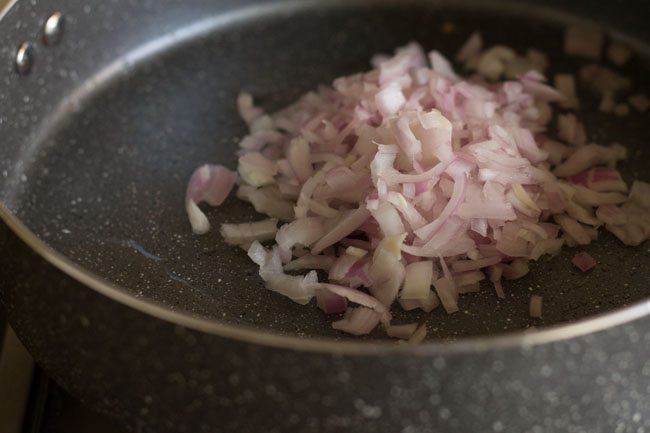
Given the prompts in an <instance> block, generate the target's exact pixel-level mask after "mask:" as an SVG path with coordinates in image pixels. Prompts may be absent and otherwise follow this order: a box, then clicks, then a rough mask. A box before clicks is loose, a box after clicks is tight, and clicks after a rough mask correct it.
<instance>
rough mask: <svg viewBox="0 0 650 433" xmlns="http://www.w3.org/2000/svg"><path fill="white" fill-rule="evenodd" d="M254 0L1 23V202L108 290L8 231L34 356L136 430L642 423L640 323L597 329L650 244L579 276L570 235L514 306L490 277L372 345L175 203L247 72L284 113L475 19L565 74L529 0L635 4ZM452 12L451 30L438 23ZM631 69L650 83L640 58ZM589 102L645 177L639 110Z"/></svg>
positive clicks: (628, 13) (644, 327) (134, 7)
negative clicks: (305, 302) (22, 62)
mask: <svg viewBox="0 0 650 433" xmlns="http://www.w3.org/2000/svg"><path fill="white" fill-rule="evenodd" d="M249 3H252V2H249V1H208V0H191V1H189V0H184V1H172V0H159V1H156V2H153V1H106V2H102V3H99V2H97V3H91V2H88V3H86V2H81V1H70V0H66V1H63V2H61V1H59V2H56V3H55V2H52V1H41V2H36V4H32V3H31V2H28V1H19V2H18V3H17V4H16V5H15V6H14V7H13V8H12V9H11V11H10V12H9V13H8V14H7V16H5V17H4V18H3V19H2V21H0V39H2V45H1V47H2V48H1V49H0V62H1V63H0V65H4V66H1V67H0V80H1V81H0V137H2V140H3V141H2V146H0V174H1V176H2V177H1V178H0V179H1V189H0V194H1V196H2V199H3V202H4V203H5V204H6V205H7V206H8V208H9V209H10V210H11V211H12V212H13V213H15V215H17V216H18V218H20V220H21V221H22V222H23V223H24V224H25V225H26V226H27V227H28V228H29V229H30V230H32V231H33V232H34V233H35V234H36V235H37V236H38V237H39V238H40V239H42V240H43V241H45V242H46V243H47V244H48V245H49V246H51V247H52V248H54V249H56V250H57V251H59V252H61V253H62V254H64V255H66V256H67V257H69V258H70V259H72V261H74V262H76V263H78V264H80V265H81V266H83V267H85V268H86V269H88V270H90V271H92V272H94V273H96V274H97V275H99V276H101V277H102V278H104V279H105V280H107V281H109V282H110V283H112V284H114V285H115V286H119V287H120V289H110V288H108V287H107V286H102V287H101V288H99V289H97V287H95V289H93V288H89V287H86V285H85V284H83V283H82V282H80V281H78V280H77V279H75V278H73V277H71V276H68V275H65V274H64V273H63V272H61V271H60V270H59V269H57V267H56V266H54V265H52V264H48V263H46V262H44V261H43V259H42V258H41V256H39V255H38V254H36V253H34V252H33V251H32V249H31V248H30V247H29V246H28V245H26V244H25V242H24V240H20V239H19V238H18V237H17V236H16V235H15V234H14V232H13V231H12V230H11V229H9V228H5V227H3V229H2V231H1V232H0V240H1V241H2V251H4V252H7V251H10V252H11V254H7V253H5V254H2V255H1V258H0V283H1V287H2V288H1V289H0V303H1V304H2V305H3V306H4V307H5V308H6V309H7V311H8V313H9V317H10V320H11V322H12V324H13V325H14V327H15V328H16V331H17V332H18V334H19V335H20V336H21V338H22V339H23V340H24V342H25V343H26V344H27V346H28V347H29V349H30V350H31V351H32V353H33V354H34V355H35V357H36V359H37V360H38V361H39V362H40V363H41V364H42V365H43V366H44V367H45V368H46V369H47V370H48V372H50V373H51V374H52V375H53V376H54V377H55V378H56V379H57V380H58V381H59V382H61V384H62V385H64V386H65V387H66V388H67V389H69V390H71V391H72V392H73V393H74V394H75V395H78V396H80V397H81V398H83V400H84V401H85V402H86V403H87V404H88V405H90V406H92V407H94V408H96V409H97V410H100V411H102V412H105V413H109V414H111V415H113V416H115V417H117V418H118V419H121V420H122V421H124V422H125V423H127V424H128V425H129V426H130V427H131V428H132V429H133V430H134V431H137V429H138V428H144V429H145V431H152V432H170V433H171V432H190V433H196V432H231V431H239V432H243V433H246V432H255V433H258V432H261V431H263V432H274V431H277V432H301V433H304V432H330V431H337V432H355V433H359V432H365V431H368V432H370V431H372V432H386V433H396V432H405V433H406V432H412V433H417V432H430V431H445V432H475V431H476V432H479V431H480V432H485V431H507V432H509V431H514V432H518V433H519V432H570V431H576V432H582V431H585V432H587V431H588V432H603V433H605V432H607V433H609V432H612V431H617V432H639V431H648V430H650V398H649V397H648V392H649V391H650V390H649V389H648V387H649V386H650V363H648V362H647V359H648V357H649V355H650V346H649V343H650V321H649V320H648V319H647V318H639V319H638V320H636V321H633V322H630V323H628V324H625V325H620V324H619V325H618V326H611V327H609V329H604V330H601V331H599V332H589V331H590V330H592V328H590V327H589V326H597V327H599V328H603V327H604V324H614V322H616V323H621V322H622V321H624V320H627V319H628V318H633V317H634V318H637V317H640V316H643V315H644V314H646V313H647V310H648V307H647V306H646V305H643V304H638V302H640V301H642V300H644V299H645V298H646V297H647V296H648V294H649V293H650V269H648V259H649V258H650V252H649V247H648V246H647V245H646V246H643V247H641V248H638V249H631V248H624V247H622V246H620V245H619V243H618V242H616V241H615V240H614V239H613V238H611V237H609V236H606V235H603V236H602V239H601V241H599V242H598V243H597V244H595V245H593V246H591V247H589V248H588V249H587V250H588V251H589V252H590V253H591V254H592V255H593V256H594V257H596V259H597V260H598V261H599V266H598V267H597V268H596V269H595V270H594V271H592V272H591V273H589V274H586V275H583V274H581V273H579V272H577V271H576V270H575V269H573V268H572V266H571V264H570V257H571V256H572V254H574V253H575V251H571V250H569V251H566V252H565V253H563V254H562V255H560V256H559V257H558V258H556V259H554V260H552V261H544V262H542V263H539V264H537V265H536V266H534V268H533V270H532V272H531V274H530V275H529V276H528V277H526V278H524V279H522V280H520V281H518V282H515V283H513V284H510V285H508V286H507V289H508V292H509V295H508V299H507V300H506V301H501V302H497V300H496V298H495V297H494V296H493V294H492V293H491V291H489V289H487V288H486V290H484V291H483V292H482V293H479V294H477V295H471V296H465V297H464V298H463V299H462V300H461V308H462V310H463V311H462V312H461V313H459V314H456V315H454V316H451V317H448V316H446V315H445V314H444V313H443V312H442V311H436V312H434V314H432V315H431V316H426V315H423V314H418V313H413V314H404V313H401V314H400V313H396V320H398V321H399V320H403V321H413V320H420V321H421V320H425V319H426V320H427V324H428V328H429V335H430V338H431V340H432V342H431V343H429V344H426V345H424V346H423V347H421V348H418V349H408V348H403V349H401V350H397V349H396V348H395V347H394V345H388V344H386V343H381V344H380V343H378V342H376V341H367V340H374V339H382V338H383V337H382V335H381V334H380V333H377V335H374V336H372V337H371V338H369V339H366V340H361V341H358V340H350V339H349V338H348V337H345V336H341V335H339V334H337V333H336V332H335V331H333V330H332V329H331V328H330V326H329V322H330V319H328V318H325V317H323V316H322V315H321V313H320V312H319V311H318V310H317V309H316V308H315V307H313V308H310V307H302V306H299V305H296V304H293V303H291V302H290V301H288V300H286V299H283V298H281V297H279V296H277V295H275V294H273V293H270V292H268V291H265V290H263V289H262V285H261V282H260V281H259V279H258V278H257V276H256V270H255V268H254V266H253V265H252V264H251V263H250V262H249V260H248V259H247V258H246V256H245V254H244V253H243V252H242V251H238V250H235V249H232V248H230V247H228V246H226V245H224V244H223V243H222V242H221V240H220V239H219V236H218V235H217V234H215V233H213V234H210V235H208V236H206V237H202V238H199V237H195V236H193V235H191V233H190V230H189V227H188V224H187V222H186V219H185V215H184V211H183V193H184V188H185V182H186V180H187V178H188V176H189V174H190V173H191V171H192V169H193V168H194V167H196V166H197V165H198V164H200V163H202V162H205V161H213V162H220V163H225V164H227V165H230V166H234V163H235V157H234V151H235V150H236V139H237V138H240V137H241V136H242V135H243V134H245V132H246V130H245V127H244V125H243V124H242V123H241V121H239V120H238V118H237V116H236V113H235V111H234V98H235V96H236V94H237V92H238V91H239V90H240V89H242V88H243V89H246V90H249V91H251V92H252V93H253V94H254V95H256V96H257V97H259V99H260V102H261V103H262V104H263V105H264V106H265V107H266V108H268V109H277V108H279V107H281V106H282V105H283V104H286V103H288V102H290V101H291V100H292V99H294V98H295V97H296V96H297V95H299V94H300V93H301V92H303V91H305V90H308V89H310V88H313V87H314V86H315V85H317V84H318V83H319V82H322V81H326V80H329V79H331V78H333V77H335V76H337V75H341V74H344V73H351V72H355V71H359V70H363V69H365V68H367V62H368V59H369V57H370V55H372V54H373V53H375V52H378V51H388V50H391V49H392V48H394V47H395V46H397V45H399V44H403V43H405V42H408V41H409V40H412V39H414V40H418V41H420V42H421V43H423V44H424V45H425V46H426V47H427V48H433V47H436V48H437V49H440V50H441V51H443V52H446V53H453V52H455V51H456V49H457V47H458V46H459V45H460V44H461V43H462V42H463V40H464V39H465V38H466V36H467V35H468V34H469V33H470V32H471V31H473V30H475V29H477V28H479V29H481V31H482V32H483V33H484V35H485V37H486V39H487V40H488V41H490V42H493V43H497V42H501V43H503V42H505V43H507V44H509V45H513V46H515V47H517V48H519V49H524V48H526V47H528V46H535V47H537V48H540V49H543V50H544V51H547V52H549V53H550V54H551V63H552V64H553V66H554V70H557V71H566V70H571V69H573V68H575V66H576V64H577V63H573V62H572V61H566V60H565V59H563V56H562V51H561V46H562V37H561V31H560V29H561V27H560V25H558V24H557V22H561V21H562V20H565V19H567V17H566V16H565V15H563V14H561V13H542V12H541V6H539V5H542V4H544V5H549V6H555V7H560V6H561V7H564V8H568V9H571V8H573V10H569V11H568V12H573V13H575V12H578V11H582V12H585V11H586V12H587V13H588V14H590V16H589V17H587V16H586V15H584V13H583V16H585V17H587V18H591V19H594V20H596V21H599V22H602V23H607V24H608V25H609V26H610V27H611V28H614V29H618V30H620V31H622V32H623V34H620V33H618V34H617V36H622V37H628V38H632V39H634V38H636V41H637V42H638V41H646V42H647V41H648V40H649V39H650V32H649V30H648V26H647V25H645V22H644V20H643V19H642V18H643V17H647V13H641V12H642V11H644V10H645V11H646V12H647V9H648V6H647V4H646V3H645V2H634V1H626V2H611V1H610V2H606V3H605V2H603V3H602V4H600V3H599V4H598V8H595V7H590V8H587V9H584V7H585V5H587V4H590V5H592V6H593V3H592V2H582V1H576V2H570V4H567V5H564V4H563V2H559V1H557V2H555V1H546V2H535V3H534V4H535V5H537V6H536V8H537V9H539V10H535V11H534V12H535V13H536V14H537V15H538V17H537V18H536V19H531V18H513V17H514V16H521V15H522V14H523V15H529V14H530V13H532V12H531V11H533V9H535V8H533V7H532V6H530V4H529V2H517V3H514V2H513V3H509V2H492V3H493V4H496V5H497V6H489V5H488V4H487V2H475V3H474V4H473V6H472V7H465V6H462V5H465V4H467V2H463V3H462V5H459V4H458V2H453V3H452V2H449V3H446V2H426V1H421V2H400V3H398V2H392V4H393V6H380V3H379V2H332V1H314V2H306V1H301V2H291V3H283V4H282V5H280V2H276V1H266V2H257V6H250V5H249ZM370 3H372V4H373V6H372V7H370V6H369V4H370ZM385 3H386V4H388V3H391V2H385ZM407 3H408V4H407ZM530 3H532V2H530ZM381 4H383V3H381ZM396 5H399V6H396ZM54 10H60V11H61V12H62V13H63V15H64V17H65V23H66V25H65V33H64V34H63V37H62V39H61V41H60V42H59V44H58V45H56V46H44V45H43V44H42V43H41V39H40V38H41V35H40V33H39V31H40V29H41V26H42V23H43V22H44V21H45V19H46V18H47V17H48V16H49V14H51V13H52V12H53V11H54ZM495 10H497V11H499V12H498V15H496V16H495V15H494V14H495ZM636 11H638V13H635V12H636ZM545 20H546V21H545ZM553 21H554V22H556V24H552V23H551V22H553ZM641 21H643V22H641ZM444 23H453V28H454V29H455V30H454V31H453V32H451V33H442V32H441V29H442V28H447V29H449V28H450V26H449V25H448V24H446V25H443V24H444ZM9 29H11V31H9ZM630 40H631V39H630ZM25 41H32V42H34V44H35V46H36V49H35V51H34V53H33V54H34V64H33V67H32V70H31V72H30V74H29V75H27V76H24V77H19V76H18V75H17V74H16V73H15V70H14V68H13V63H12V61H13V56H14V55H15V50H16V48H17V47H18V46H19V45H20V44H21V43H22V42H25ZM152 41H153V42H152ZM642 48H643V49H646V50H647V47H645V46H644V47H642ZM126 53H129V54H126ZM646 54H647V51H646ZM626 73H627V74H629V75H631V76H632V77H634V78H635V81H636V82H637V83H638V85H639V88H640V89H642V90H645V91H646V93H650V89H649V88H648V81H647V73H648V63H647V56H646V57H645V58H642V57H641V56H638V57H635V58H634V59H633V60H632V62H631V63H630V65H629V66H627V67H626ZM585 103H586V105H587V113H586V114H585V119H586V121H587V125H588V129H589V131H590V133H591V137H592V138H593V139H594V140H601V141H604V142H610V141H619V142H623V143H625V144H626V145H628V146H629V147H630V150H631V155H632V158H630V160H629V161H627V162H625V163H624V164H623V166H622V169H623V171H624V173H625V175H626V176H627V178H628V179H629V180H631V179H633V178H637V177H639V178H643V179H645V180H649V173H648V168H647V167H648V166H647V149H645V146H647V143H648V142H650V128H648V127H647V122H648V120H649V119H648V115H647V114H645V115H641V114H634V115H632V116H630V117H629V118H626V119H623V120H620V119H618V118H614V117H610V116H606V115H603V114H601V113H598V112H596V111H595V110H591V111H589V107H595V106H596V103H597V101H595V100H589V99H585ZM209 216H210V218H211V220H212V221H213V223H214V225H215V226H216V225H217V224H218V223H219V222H224V221H228V222H236V221H246V220H252V219H254V218H256V215H254V213H252V212H251V209H250V208H249V207H248V206H246V205H245V204H242V203H240V202H238V201H237V200H235V199H232V200H229V201H227V203H226V204H225V205H224V207H222V208H220V209H217V210H212V211H210V213H209ZM7 221H8V222H9V225H10V226H12V224H13V222H11V221H9V220H7ZM12 228H14V229H15V228H16V227H13V226H12ZM31 246H32V247H33V246H34V245H31ZM37 247H38V246H37ZM38 248H40V247H38ZM51 260H52V261H54V262H55V264H57V265H61V264H60V263H58V262H56V260H57V259H51ZM70 272H73V273H74V271H70ZM77 277H79V275H77ZM81 278H82V279H83V277H81ZM84 283H86V284H90V285H94V286H96V284H94V283H92V282H91V281H90V280H86V281H84ZM531 293H537V294H541V295H543V296H544V319H543V320H535V319H531V318H529V317H528V314H527V303H528V299H529V296H530V294H531ZM124 303H126V304H129V305H131V307H128V306H126V305H124ZM632 303H637V304H636V307H634V308H632V309H630V310H628V311H627V312H626V313H619V315H618V316H615V317H613V318H611V317H610V322H603V321H602V320H601V321H600V322H591V324H589V325H585V326H584V327H582V328H578V327H576V326H569V327H565V328H559V329H558V330H557V331H556V334H549V333H544V332H542V333H541V334H526V335H530V336H531V337H525V338H524V337H522V335H523V334H522V335H520V336H519V337H517V336H510V337H477V336H481V335H485V334H495V333H503V332H504V331H516V330H521V329H526V328H529V327H531V326H535V327H543V326H547V325H555V324H560V323H565V322H568V321H573V320H576V319H581V318H584V317H587V316H591V315H595V314H599V313H603V312H605V311H608V310H612V309H619V308H621V307H622V306H625V305H629V304H632ZM132 307H133V308H132ZM170 312H171V313H170ZM155 316H157V317H158V318H156V317H155ZM160 316H166V319H165V320H163V319H161V318H160ZM188 316H192V317H194V318H195V319H192V320H191V319H188ZM206 319H208V320H210V321H219V322H220V323H222V324H226V326H224V325H218V324H215V323H214V322H209V321H207V320H206ZM603 320H604V319H603ZM173 321H176V323H172V322H173ZM233 326H235V327H234V328H233ZM250 328H255V329H259V332H251V331H250V330H249V329H250ZM519 332H522V331H519ZM526 332H529V333H530V332H533V331H530V330H528V331H526ZM269 333H272V335H275V336H269ZM557 333H563V335H565V336H566V337H567V338H565V339H561V340H558V334H557ZM578 334H580V336H578ZM278 335H285V336H287V337H278ZM535 335H537V337H535ZM290 336H298V337H303V339H302V340H298V339H295V338H290ZM468 337H473V338H472V339H471V340H467V338H468ZM326 339H327V340H326ZM452 339H455V340H459V341H458V342H454V343H450V342H440V341H438V342H436V341H435V340H452ZM336 340H340V341H338V342H337V341H336ZM551 340H552V341H551Z"/></svg>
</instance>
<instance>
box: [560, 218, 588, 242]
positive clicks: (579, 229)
mask: <svg viewBox="0 0 650 433" xmlns="http://www.w3.org/2000/svg"><path fill="white" fill-rule="evenodd" d="M554 218H555V221H556V222H557V223H558V224H559V225H560V227H562V230H564V232H565V233H566V234H568V235H569V236H571V238H572V239H573V240H575V241H576V242H577V243H578V244H579V245H589V244H590V243H591V238H590V237H589V234H587V232H586V231H585V229H584V227H583V226H582V225H580V223H579V222H577V221H576V220H574V219H573V218H571V217H569V216H567V215H555V216H554Z"/></svg>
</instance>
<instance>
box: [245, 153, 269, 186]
mask: <svg viewBox="0 0 650 433" xmlns="http://www.w3.org/2000/svg"><path fill="white" fill-rule="evenodd" d="M238 171H239V174H240V175H241V177H242V179H244V181H246V183H248V184H249V185H252V186H254V187H260V186H264V185H270V184H273V183H275V181H274V177H275V175H276V174H278V165H277V163H276V162H275V161H271V160H269V159H267V158H266V157H264V155H262V154H261V153H259V152H249V153H246V154H245V155H243V156H241V157H240V158H239V167H238Z"/></svg>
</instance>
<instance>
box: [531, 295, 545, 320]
mask: <svg viewBox="0 0 650 433" xmlns="http://www.w3.org/2000/svg"><path fill="white" fill-rule="evenodd" d="M529 314H530V317H535V318H537V319H541V318H542V297H541V296H539V295H532V296H531V297H530V307H529Z"/></svg>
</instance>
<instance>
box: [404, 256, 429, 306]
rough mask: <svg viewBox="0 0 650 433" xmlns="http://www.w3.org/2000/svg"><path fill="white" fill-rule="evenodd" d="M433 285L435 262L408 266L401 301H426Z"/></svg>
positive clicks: (416, 263)
mask: <svg viewBox="0 0 650 433" xmlns="http://www.w3.org/2000/svg"><path fill="white" fill-rule="evenodd" d="M432 283H433V262H431V261H424V262H415V263H411V264H409V265H408V266H406V274H405V277H404V286H403V287H402V292H401V293H400V295H399V297H400V299H418V300H421V299H426V298H428V296H429V292H431V285H432Z"/></svg>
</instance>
